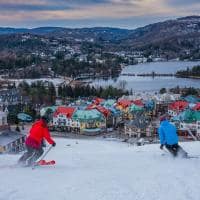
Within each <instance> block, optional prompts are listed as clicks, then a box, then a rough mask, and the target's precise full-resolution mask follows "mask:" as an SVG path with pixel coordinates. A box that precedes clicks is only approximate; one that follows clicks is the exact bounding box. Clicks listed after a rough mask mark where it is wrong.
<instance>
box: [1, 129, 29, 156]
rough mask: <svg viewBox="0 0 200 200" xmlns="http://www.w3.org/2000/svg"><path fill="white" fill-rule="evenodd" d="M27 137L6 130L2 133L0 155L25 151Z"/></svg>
mask: <svg viewBox="0 0 200 200" xmlns="http://www.w3.org/2000/svg"><path fill="white" fill-rule="evenodd" d="M25 137H26V136H25V135H23V134H20V133H19V132H16V131H11V130H6V131H3V132H1V133H0V153H19V152H20V151H23V150H24V149H25V145H24V143H25Z"/></svg>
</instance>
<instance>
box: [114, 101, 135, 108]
mask: <svg viewBox="0 0 200 200" xmlns="http://www.w3.org/2000/svg"><path fill="white" fill-rule="evenodd" d="M117 104H118V105H120V106H122V107H123V108H127V107H129V106H130V105H131V104H133V103H132V101H130V100H127V99H121V100H119V101H118V102H117Z"/></svg>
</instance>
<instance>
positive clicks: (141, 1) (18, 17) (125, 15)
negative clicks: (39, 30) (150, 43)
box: [0, 0, 200, 27]
mask: <svg viewBox="0 0 200 200" xmlns="http://www.w3.org/2000/svg"><path fill="white" fill-rule="evenodd" d="M188 2H189V3H188ZM199 10H200V2H199V0H190V1H189V0H29V1H27V0H0V26H12V25H13V24H14V25H15V26H18V25H19V26H23V25H24V26H31V25H32V26H37V25H38V26H41V25H42V26H49V25H53V24H56V25H57V26H68V25H69V26H71V25H73V26H76V24H77V26H81V25H82V24H83V25H84V24H85V26H96V25H98V26H100V25H101V26H105V25H106V26H114V25H115V26H121V27H122V26H123V24H125V25H126V26H128V24H129V25H130V26H135V24H137V26H139V24H141V25H144V22H146V23H152V22H155V21H156V22H157V21H159V20H163V19H168V18H170V17H171V18H175V17H181V16H186V15H193V14H198V11H199ZM74 23H75V24H74ZM90 23H91V25H90Z"/></svg>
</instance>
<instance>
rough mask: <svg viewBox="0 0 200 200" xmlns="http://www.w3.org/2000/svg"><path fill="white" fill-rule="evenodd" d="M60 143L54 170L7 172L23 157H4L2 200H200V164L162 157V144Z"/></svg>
mask: <svg viewBox="0 0 200 200" xmlns="http://www.w3.org/2000/svg"><path fill="white" fill-rule="evenodd" d="M76 141H78V144H76ZM56 143H57V146H56V147H55V148H54V149H53V150H52V151H51V152H50V153H49V154H48V156H47V158H46V159H47V160H48V159H49V160H51V159H55V160H56V165H55V166H39V167H36V168H35V169H34V170H32V169H31V168H20V167H16V168H15V167H9V165H10V166H12V165H14V164H15V163H16V161H17V159H18V158H19V155H0V177H1V185H0V200H42V199H44V200H46V199H48V200H82V199H87V200H169V199H174V200H199V199H200V170H199V168H200V159H181V158H177V159H174V158H172V157H170V156H169V155H166V156H161V154H162V153H163V152H162V151H160V150H159V145H158V144H156V145H145V146H141V147H136V146H129V145H127V144H126V143H119V142H113V141H101V140H71V139H61V138H59V139H56ZM68 144H70V145H71V146H67V145H68ZM181 145H182V146H183V148H184V149H185V150H186V151H188V152H189V153H190V154H191V155H198V154H199V152H200V142H191V143H182V144H181ZM3 166H4V167H3ZM6 166H7V167H6Z"/></svg>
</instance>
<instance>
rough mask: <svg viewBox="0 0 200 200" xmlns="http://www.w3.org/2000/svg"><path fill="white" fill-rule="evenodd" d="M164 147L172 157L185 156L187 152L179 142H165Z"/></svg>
mask: <svg viewBox="0 0 200 200" xmlns="http://www.w3.org/2000/svg"><path fill="white" fill-rule="evenodd" d="M165 147H166V149H167V150H168V151H169V152H170V153H171V154H172V155H173V156H174V157H176V156H181V157H187V152H185V151H184V150H183V148H182V147H181V146H180V145H179V144H173V145H169V144H166V145H165Z"/></svg>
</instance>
